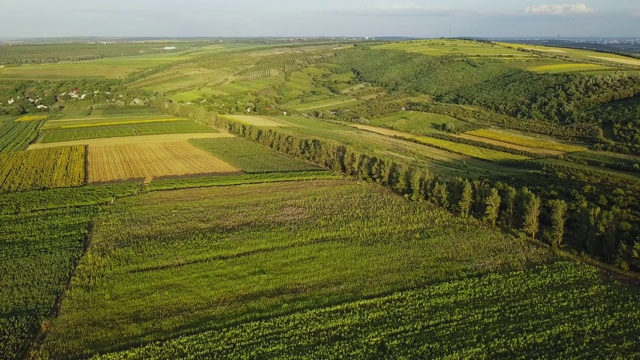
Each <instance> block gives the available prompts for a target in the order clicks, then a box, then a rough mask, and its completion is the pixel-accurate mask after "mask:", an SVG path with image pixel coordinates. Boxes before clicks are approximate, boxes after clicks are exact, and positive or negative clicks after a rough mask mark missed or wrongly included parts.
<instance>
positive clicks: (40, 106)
mask: <svg viewBox="0 0 640 360" xmlns="http://www.w3.org/2000/svg"><path fill="white" fill-rule="evenodd" d="M36 108H38V109H40V110H45V109H48V108H49V107H48V106H46V105H42V104H41V105H38V106H36Z"/></svg>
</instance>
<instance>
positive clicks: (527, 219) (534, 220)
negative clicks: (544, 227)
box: [520, 187, 540, 239]
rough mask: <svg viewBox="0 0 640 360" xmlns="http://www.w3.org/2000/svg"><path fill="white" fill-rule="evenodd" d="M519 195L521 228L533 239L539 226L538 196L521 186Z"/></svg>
mask: <svg viewBox="0 0 640 360" xmlns="http://www.w3.org/2000/svg"><path fill="white" fill-rule="evenodd" d="M520 196H521V201H522V230H523V231H524V232H525V233H526V234H528V235H530V236H531V238H532V239H535V238H536V234H537V233H538V229H539V227H540V223H539V222H538V218H539V217H540V198H539V197H537V196H536V195H535V194H534V193H532V192H531V190H529V189H528V188H527V187H523V188H522V191H521V192H520Z"/></svg>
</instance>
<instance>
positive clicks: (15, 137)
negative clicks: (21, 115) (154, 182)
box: [0, 120, 44, 153]
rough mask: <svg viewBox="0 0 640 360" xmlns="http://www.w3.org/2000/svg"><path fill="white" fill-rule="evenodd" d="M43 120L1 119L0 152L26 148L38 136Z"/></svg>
mask: <svg viewBox="0 0 640 360" xmlns="http://www.w3.org/2000/svg"><path fill="white" fill-rule="evenodd" d="M43 124H44V122H43V121H29V122H23V121H21V122H14V121H11V120H4V121H0V134H2V137H0V153H6V152H10V151H19V150H24V149H26V148H27V146H29V144H30V143H31V142H32V141H34V140H35V139H36V137H37V136H38V129H40V128H41V127H42V125H43Z"/></svg>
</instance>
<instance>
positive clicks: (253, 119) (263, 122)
mask: <svg viewBox="0 0 640 360" xmlns="http://www.w3.org/2000/svg"><path fill="white" fill-rule="evenodd" d="M227 117H228V118H229V119H231V120H235V121H239V122H241V123H245V124H247V125H253V126H286V125H284V124H281V123H279V122H277V121H273V120H270V119H267V118H264V117H261V116H249V115H227Z"/></svg>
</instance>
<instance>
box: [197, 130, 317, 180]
mask: <svg viewBox="0 0 640 360" xmlns="http://www.w3.org/2000/svg"><path fill="white" fill-rule="evenodd" d="M189 142H190V143H191V144H193V145H195V146H197V147H199V148H201V149H202V150H205V151H207V152H208V153H211V154H212V155H213V156H215V157H217V158H220V159H222V160H223V161H226V162H227V163H229V164H231V165H233V166H236V167H238V168H239V169H242V171H244V172H247V173H265V172H293V171H313V170H321V168H320V167H318V166H317V165H314V164H311V163H308V162H304V161H302V160H298V159H296V158H293V157H291V156H288V155H285V154H282V153H279V152H277V151H274V150H271V149H270V148H268V147H266V146H260V145H258V144H256V143H254V142H251V141H249V140H245V139H241V138H236V137H233V138H226V139H192V140H189Z"/></svg>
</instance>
